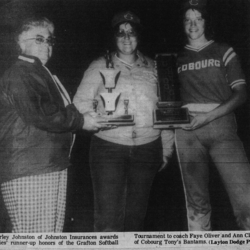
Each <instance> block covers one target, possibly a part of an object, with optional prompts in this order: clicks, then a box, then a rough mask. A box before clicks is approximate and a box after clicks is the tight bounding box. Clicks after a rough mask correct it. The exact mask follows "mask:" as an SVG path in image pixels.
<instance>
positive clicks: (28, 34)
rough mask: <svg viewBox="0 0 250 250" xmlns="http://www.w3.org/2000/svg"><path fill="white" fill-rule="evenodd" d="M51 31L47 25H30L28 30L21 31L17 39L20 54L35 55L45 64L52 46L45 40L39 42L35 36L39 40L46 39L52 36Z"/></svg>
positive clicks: (50, 53)
mask: <svg viewBox="0 0 250 250" xmlns="http://www.w3.org/2000/svg"><path fill="white" fill-rule="evenodd" d="M53 31H54V30H53V29H52V28H51V27H49V26H46V27H43V26H38V27H36V26H31V27H30V29H29V30H27V31H23V32H22V33H21V34H20V35H19V41H18V44H19V46H20V48H21V52H22V54H24V55H29V56H35V57H37V58H39V59H40V61H41V62H42V64H43V65H45V64H46V63H47V62H48V60H49V59H50V57H51V55H52V46H51V44H50V43H49V44H48V43H47V42H41V43H39V42H37V40H36V38H38V39H39V40H40V41H48V40H50V39H51V38H52V36H53Z"/></svg>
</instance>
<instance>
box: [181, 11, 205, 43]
mask: <svg viewBox="0 0 250 250" xmlns="http://www.w3.org/2000/svg"><path fill="white" fill-rule="evenodd" d="M184 31H185V34H186V36H187V38H188V41H189V43H190V44H192V43H195V42H196V43H197V42H199V43H203V42H206V41H207V39H206V37H205V20H204V19H203V17H202V15H201V13H200V12H199V11H197V10H195V9H189V10H187V11H186V14H185V17H184Z"/></svg>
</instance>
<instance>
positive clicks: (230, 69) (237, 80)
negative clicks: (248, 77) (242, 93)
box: [222, 47, 246, 89]
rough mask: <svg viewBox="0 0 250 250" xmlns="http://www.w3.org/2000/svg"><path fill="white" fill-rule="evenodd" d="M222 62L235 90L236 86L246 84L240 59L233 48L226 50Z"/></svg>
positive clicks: (229, 81) (229, 82)
mask: <svg viewBox="0 0 250 250" xmlns="http://www.w3.org/2000/svg"><path fill="white" fill-rule="evenodd" d="M222 60H223V63H224V66H225V68H226V78H227V81H228V84H229V86H230V87H231V88H232V89H233V88H234V87H235V86H238V85H240V84H245V83H246V81H245V75H244V73H243V71H242V68H241V65H240V61H239V58H238V56H237V54H236V53H235V51H234V50H233V48H232V47H229V48H228V49H227V50H226V52H225V53H224V54H223V59H222Z"/></svg>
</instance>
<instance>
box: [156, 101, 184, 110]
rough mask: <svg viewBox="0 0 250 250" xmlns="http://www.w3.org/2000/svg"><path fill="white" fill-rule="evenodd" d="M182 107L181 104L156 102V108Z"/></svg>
mask: <svg viewBox="0 0 250 250" xmlns="http://www.w3.org/2000/svg"><path fill="white" fill-rule="evenodd" d="M181 106H182V102H175V101H172V102H158V103H157V107H158V108H180V107H181Z"/></svg>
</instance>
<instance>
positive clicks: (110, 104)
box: [93, 51, 134, 126]
mask: <svg viewBox="0 0 250 250" xmlns="http://www.w3.org/2000/svg"><path fill="white" fill-rule="evenodd" d="M105 58H106V69H102V70H100V75H101V77H102V80H103V84H104V86H105V89H107V92H104V93H100V97H101V99H102V102H103V105H104V108H105V112H106V114H105V115H104V116H103V117H105V118H106V119H107V121H105V123H106V124H107V125H114V126H131V125H134V122H133V121H134V116H133V115H129V114H128V105H129V100H128V99H126V100H124V115H119V116H117V115H115V114H114V112H115V111H116V108H117V105H118V102H119V99H120V96H121V94H122V93H119V92H112V90H113V89H115V88H116V85H117V82H118V79H119V76H120V73H121V72H120V71H119V70H117V69H114V66H113V62H112V60H111V56H110V53H109V51H107V54H106V56H105ZM97 107H98V101H97V100H94V101H93V108H94V110H95V112H97Z"/></svg>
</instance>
